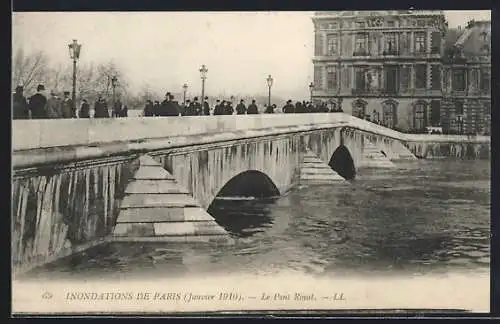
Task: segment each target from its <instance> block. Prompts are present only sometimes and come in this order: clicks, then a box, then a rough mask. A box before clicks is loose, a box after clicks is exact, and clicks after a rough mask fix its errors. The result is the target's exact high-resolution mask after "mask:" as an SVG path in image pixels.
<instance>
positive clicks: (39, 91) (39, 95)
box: [29, 84, 47, 119]
mask: <svg viewBox="0 0 500 324" xmlns="http://www.w3.org/2000/svg"><path fill="white" fill-rule="evenodd" d="M44 92H45V86H44V85H43V84H39V85H38V86H37V87H36V93H35V94H34V95H33V96H31V98H30V102H29V110H30V112H31V118H32V119H43V118H47V111H46V110H45V109H46V105H47V97H45V95H44Z"/></svg>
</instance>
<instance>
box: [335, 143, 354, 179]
mask: <svg viewBox="0 0 500 324" xmlns="http://www.w3.org/2000/svg"><path fill="white" fill-rule="evenodd" d="M328 165H329V166H330V167H331V168H332V169H333V170H334V171H335V172H337V173H338V174H339V175H340V176H341V177H343V178H345V179H347V180H353V179H354V178H355V177H356V166H355V164H354V159H353V157H352V155H351V152H350V151H349V149H348V148H347V147H346V146H345V145H343V144H341V145H340V146H339V147H337V149H336V150H335V151H334V152H333V154H332V157H331V158H330V161H329V162H328Z"/></svg>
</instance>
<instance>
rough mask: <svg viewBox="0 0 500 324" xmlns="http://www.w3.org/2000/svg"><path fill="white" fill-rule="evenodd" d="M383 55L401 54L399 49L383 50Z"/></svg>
mask: <svg viewBox="0 0 500 324" xmlns="http://www.w3.org/2000/svg"><path fill="white" fill-rule="evenodd" d="M382 55H399V51H398V50H389V51H383V52H382Z"/></svg>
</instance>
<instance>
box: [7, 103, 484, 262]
mask: <svg viewBox="0 0 500 324" xmlns="http://www.w3.org/2000/svg"><path fill="white" fill-rule="evenodd" d="M415 156H417V157H420V158H430V157H433V158H439V157H458V158H473V159H477V158H489V156H490V139H489V138H487V137H467V136H442V135H410V134H403V133H399V132H396V131H394V130H391V129H387V128H384V127H382V126H379V125H376V124H373V123H370V122H367V121H364V120H361V119H358V118H355V117H353V116H350V115H346V114H341V113H334V114H332V113H329V114H297V115H295V114H291V115H255V116H213V117H175V118H172V117H164V118H123V119H91V120H15V121H13V153H12V161H13V180H12V200H11V201H12V255H13V265H14V268H15V271H16V270H17V271H23V270H26V269H27V268H30V267H33V266H36V265H39V264H43V263H46V262H50V261H52V260H55V259H56V258H60V257H62V256H66V255H69V254H72V253H75V252H78V251H81V250H83V249H86V248H89V247H90V246H93V245H96V244H100V243H102V242H105V241H108V240H134V241H136V240H145V241H148V240H153V241H154V240H161V241H200V240H201V241H206V240H212V239H214V238H222V237H227V233H225V231H224V229H222V228H221V227H220V226H218V224H217V223H216V222H215V221H214V219H213V217H212V216H211V215H209V214H208V213H207V212H206V210H207V209H208V208H209V207H210V205H211V203H212V202H213V200H214V199H215V197H216V196H221V195H222V196H224V195H226V196H227V195H229V196H254V197H266V196H277V195H282V194H284V193H286V192H287V191H289V190H290V189H291V188H293V187H294V186H295V185H296V184H297V183H299V182H300V181H301V180H304V179H305V180H323V181H346V180H353V179H355V175H356V171H357V170H358V169H360V168H363V167H392V166H394V164H397V161H398V160H408V159H415Z"/></svg>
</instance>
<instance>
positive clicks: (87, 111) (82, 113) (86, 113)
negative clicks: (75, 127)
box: [78, 99, 90, 118]
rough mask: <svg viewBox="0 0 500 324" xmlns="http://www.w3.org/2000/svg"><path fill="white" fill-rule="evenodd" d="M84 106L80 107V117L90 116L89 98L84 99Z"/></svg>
mask: <svg viewBox="0 0 500 324" xmlns="http://www.w3.org/2000/svg"><path fill="white" fill-rule="evenodd" d="M82 101H83V102H82V106H81V107H80V112H79V114H78V115H79V117H80V118H90V105H89V103H88V102H87V99H83V100H82Z"/></svg>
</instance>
